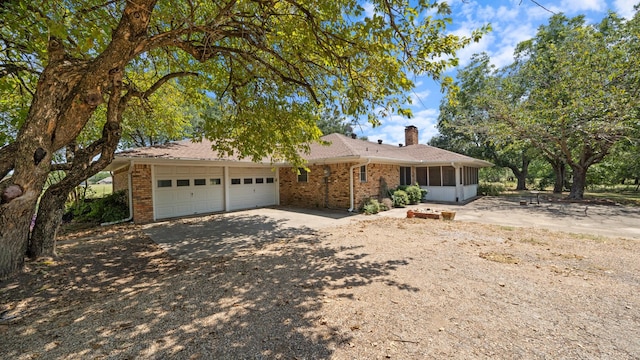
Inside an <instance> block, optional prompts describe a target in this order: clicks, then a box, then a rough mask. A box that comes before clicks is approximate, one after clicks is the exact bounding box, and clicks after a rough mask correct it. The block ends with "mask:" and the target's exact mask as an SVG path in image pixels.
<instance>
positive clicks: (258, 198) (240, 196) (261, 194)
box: [229, 168, 278, 210]
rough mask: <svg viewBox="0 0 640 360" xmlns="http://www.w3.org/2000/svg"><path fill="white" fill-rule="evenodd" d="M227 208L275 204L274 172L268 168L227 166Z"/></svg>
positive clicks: (237, 208)
mask: <svg viewBox="0 0 640 360" xmlns="http://www.w3.org/2000/svg"><path fill="white" fill-rule="evenodd" d="M229 178H230V185H229V202H230V204H229V210H239V209H250V208H256V207H262V206H269V205H276V204H277V203H278V202H277V191H276V186H277V185H276V181H275V179H276V174H275V173H274V172H273V171H271V169H269V168H229Z"/></svg>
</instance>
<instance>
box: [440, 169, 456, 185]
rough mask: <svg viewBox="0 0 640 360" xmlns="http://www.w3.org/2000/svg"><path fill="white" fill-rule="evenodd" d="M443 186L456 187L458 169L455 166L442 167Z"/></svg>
mask: <svg viewBox="0 0 640 360" xmlns="http://www.w3.org/2000/svg"><path fill="white" fill-rule="evenodd" d="M442 186H456V168H454V167H453V166H443V167H442Z"/></svg>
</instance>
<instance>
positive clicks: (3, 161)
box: [0, 0, 155, 279]
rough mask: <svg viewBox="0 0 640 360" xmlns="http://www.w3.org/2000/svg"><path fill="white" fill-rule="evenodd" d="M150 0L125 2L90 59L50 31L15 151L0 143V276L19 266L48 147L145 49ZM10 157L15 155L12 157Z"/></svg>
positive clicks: (61, 141) (87, 113) (67, 137)
mask: <svg viewBox="0 0 640 360" xmlns="http://www.w3.org/2000/svg"><path fill="white" fill-rule="evenodd" d="M154 6H155V1H154V0H140V1H136V2H130V1H128V2H126V5H125V8H124V10H123V15H122V17H121V19H120V21H119V23H118V26H117V27H116V28H115V29H114V30H113V32H112V37H111V42H110V43H109V45H108V46H107V47H106V48H105V50H104V51H103V52H102V53H101V54H100V55H99V56H96V57H95V58H94V59H93V60H91V61H87V60H85V59H74V58H72V57H71V56H69V54H67V52H66V51H65V49H64V46H63V42H62V41H60V40H58V39H57V38H55V37H53V36H51V37H50V40H49V44H48V48H47V55H48V59H47V66H46V67H45V69H44V70H43V72H42V74H41V75H40V78H39V79H38V84H37V86H36V91H35V95H34V96H33V100H32V102H31V106H30V108H29V114H28V115H27V118H26V120H25V123H24V125H22V127H21V128H20V131H19V133H18V136H17V137H16V141H15V144H16V145H11V146H16V150H15V151H6V146H5V147H3V149H0V173H6V172H8V171H10V170H13V175H12V176H11V178H10V179H9V180H8V181H5V182H2V183H0V194H2V200H1V202H0V279H3V278H6V277H8V276H10V275H12V274H13V273H15V272H17V271H18V270H20V269H21V267H22V265H23V264H24V256H25V253H26V250H27V245H28V241H29V226H30V223H31V218H32V216H33V212H34V209H35V206H36V203H37V201H38V197H39V196H40V195H41V193H42V189H43V187H44V183H45V181H46V179H47V176H48V174H49V170H50V164H51V159H52V156H53V153H54V152H55V151H57V150H59V149H60V148H62V147H64V146H66V145H67V144H69V143H70V142H72V141H74V140H75V139H76V137H77V136H78V134H79V133H80V131H81V130H82V129H83V128H84V126H85V125H86V123H87V121H88V120H89V118H90V117H91V114H93V112H94V111H95V109H96V107H97V106H98V105H100V104H101V103H102V101H103V91H104V86H105V81H107V80H108V79H109V77H110V75H112V74H114V73H122V70H123V69H124V67H125V65H126V64H127V63H128V62H129V61H130V60H131V59H132V58H133V57H135V56H136V55H137V54H138V53H139V52H142V51H143V50H144V48H143V47H141V46H140V44H141V42H143V41H145V39H146V37H145V35H146V30H147V26H148V24H149V19H150V15H151V12H152V9H153V7H154ZM10 157H13V158H14V159H15V160H13V161H12V160H11V159H10Z"/></svg>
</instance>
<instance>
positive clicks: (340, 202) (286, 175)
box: [280, 163, 400, 209]
mask: <svg viewBox="0 0 640 360" xmlns="http://www.w3.org/2000/svg"><path fill="white" fill-rule="evenodd" d="M354 165H356V164H355V163H346V164H331V165H313V166H309V169H310V170H311V172H309V173H308V175H307V182H306V183H305V182H298V177H297V174H296V173H295V172H294V171H292V169H291V168H283V169H281V170H280V204H281V205H293V206H301V207H307V208H313V207H328V208H335V209H348V208H349V207H350V206H351V199H350V198H349V197H350V191H349V168H350V167H352V166H354ZM325 166H327V167H329V169H330V171H331V175H330V176H329V177H328V178H327V179H326V180H325V177H324V169H325ZM353 179H354V193H355V208H356V209H358V208H359V206H360V205H361V203H362V202H363V201H364V200H366V199H367V198H369V197H374V198H380V196H381V195H383V194H382V192H383V191H382V188H383V187H384V186H385V185H386V187H387V188H393V187H397V186H398V184H399V181H400V167H399V166H397V165H383V164H369V165H367V181H366V182H361V181H360V166H356V167H355V168H354V169H353Z"/></svg>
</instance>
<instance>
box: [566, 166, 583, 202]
mask: <svg viewBox="0 0 640 360" xmlns="http://www.w3.org/2000/svg"><path fill="white" fill-rule="evenodd" d="M571 169H572V170H573V183H572V184H571V191H570V192H569V199H573V200H582V199H583V197H584V188H585V186H586V185H587V169H585V168H584V167H581V166H572V167H571Z"/></svg>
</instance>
